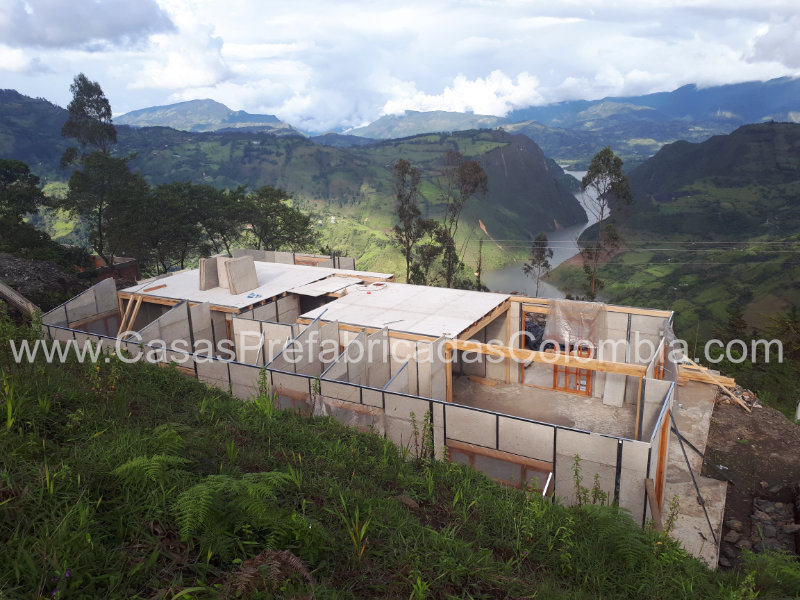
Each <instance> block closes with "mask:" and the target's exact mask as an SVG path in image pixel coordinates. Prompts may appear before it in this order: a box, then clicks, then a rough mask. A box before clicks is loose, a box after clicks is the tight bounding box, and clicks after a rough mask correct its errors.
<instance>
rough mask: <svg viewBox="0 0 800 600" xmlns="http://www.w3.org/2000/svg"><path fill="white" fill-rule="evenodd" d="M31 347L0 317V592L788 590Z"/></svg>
mask: <svg viewBox="0 0 800 600" xmlns="http://www.w3.org/2000/svg"><path fill="white" fill-rule="evenodd" d="M35 337H36V332H35V331H31V330H30V329H26V328H17V327H15V326H13V325H12V324H11V323H9V321H8V320H6V319H5V318H3V319H0V357H2V361H0V364H2V365H3V368H2V371H0V391H1V392H2V399H3V404H4V410H3V414H4V416H5V419H4V421H5V422H0V465H2V470H0V535H1V536H2V539H3V540H4V544H2V545H0V597H2V598H40V597H41V598H43V597H48V598H50V597H57V598H97V597H101V596H102V597H106V598H150V597H156V596H157V597H163V598H178V597H182V598H217V597H247V598H292V597H298V594H300V593H303V589H304V588H306V586H307V581H308V579H307V578H306V575H305V573H306V569H307V571H308V572H309V576H310V578H311V579H312V580H313V593H314V597H315V598H375V597H383V598H409V597H411V598H448V597H450V598H455V597H472V598H519V597H534V596H537V597H543V598H570V599H575V598H596V597H613V598H636V599H643V598H664V599H667V598H668V599H673V598H697V597H703V598H730V599H734V598H741V599H743V598H755V597H756V595H758V597H759V598H773V597H786V595H787V594H792V593H796V590H797V589H798V585H800V570H799V569H798V565H797V563H796V562H794V561H793V559H791V558H789V557H783V556H779V555H769V556H767V557H755V556H752V557H751V558H750V559H749V562H748V563H747V564H746V567H745V570H744V572H742V573H728V574H725V573H716V572H712V571H709V570H708V569H707V568H706V567H704V566H703V565H702V564H701V563H700V562H699V561H697V560H696V559H693V558H691V557H689V556H687V554H686V553H685V552H684V551H683V550H682V549H680V548H679V546H678V545H677V544H676V543H675V542H674V541H672V540H670V539H669V538H668V537H665V536H664V535H661V534H656V533H654V532H653V531H651V530H645V531H643V530H641V529H640V528H638V527H637V526H636V525H634V523H633V521H632V520H631V519H630V518H629V517H628V516H627V515H626V514H625V513H622V512H619V511H617V510H616V509H613V508H608V507H599V506H593V505H589V506H585V507H582V508H565V507H563V506H560V505H558V504H551V503H550V502H549V501H544V500H542V499H541V497H539V496H537V495H536V494H531V495H528V494H526V493H524V492H521V491H518V490H514V489H509V488H502V487H499V486H497V485H495V484H493V483H492V482H490V481H489V480H488V479H486V478H485V477H484V476H482V475H480V474H478V473H477V472H475V471H473V470H471V469H470V468H468V467H465V466H461V465H456V464H451V463H443V462H438V461H432V460H430V459H426V458H424V457H421V458H413V457H414V456H420V455H419V454H417V452H418V450H417V448H418V447H419V446H418V444H415V443H413V442H412V443H410V444H409V446H408V448H406V449H405V450H402V451H401V450H400V449H398V448H396V447H395V446H393V445H392V444H391V443H389V442H388V441H386V440H384V439H382V438H381V437H379V436H377V435H375V434H374V433H358V432H357V431H355V430H353V429H349V428H346V427H344V426H342V425H339V424H337V423H336V422H334V421H333V420H332V419H330V418H308V417H302V416H298V415H296V414H294V413H289V412H280V411H275V410H274V408H272V403H271V400H270V398H269V395H268V391H267V390H266V389H265V390H264V392H263V393H262V395H260V396H259V397H257V398H256V399H254V401H253V402H241V401H239V400H236V399H234V398H231V397H230V396H228V395H227V394H225V393H223V392H220V391H219V390H217V389H213V388H209V387H206V386H204V385H202V384H200V383H198V382H196V381H194V380H192V379H188V378H186V377H184V376H182V375H180V374H179V373H178V372H177V371H176V370H174V369H159V368H158V367H155V366H153V365H147V364H134V365H128V364H124V363H122V362H120V361H119V360H117V359H114V358H112V359H111V360H110V361H109V362H107V363H106V362H102V361H101V362H99V363H98V364H96V365H95V364H90V363H87V364H80V363H79V362H77V361H76V360H71V361H70V362H69V363H68V364H66V365H52V364H47V363H45V362H44V361H38V362H36V363H34V364H27V363H26V364H22V365H19V364H15V363H14V361H13V360H12V359H11V354H10V352H9V344H8V340H9V339H14V340H16V341H17V342H19V341H20V340H21V339H22V338H27V339H29V340H33V339H34V338H35ZM420 417H421V416H420ZM420 420H422V419H421V418H420ZM424 437H425V436H424V432H423V433H422V438H423V440H421V441H420V443H421V444H422V446H423V447H424V446H425V444H424ZM409 453H410V455H411V456H410V458H411V460H406V458H409V456H408V454H409ZM289 553H291V554H289ZM297 559H299V561H302V564H301V563H300V562H299V561H298V560H297ZM270 564H272V565H273V567H275V569H274V570H271V569H270ZM259 566H262V567H263V571H262V572H259V571H258V570H257V568H258V567H259ZM262 573H263V575H262ZM306 589H307V588H306ZM238 590H242V591H241V592H240V591H238Z"/></svg>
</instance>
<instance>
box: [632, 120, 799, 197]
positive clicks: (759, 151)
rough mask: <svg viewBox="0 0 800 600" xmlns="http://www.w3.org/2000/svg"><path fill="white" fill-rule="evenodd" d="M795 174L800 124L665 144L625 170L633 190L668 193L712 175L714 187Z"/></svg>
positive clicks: (746, 129)
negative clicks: (627, 171)
mask: <svg viewBox="0 0 800 600" xmlns="http://www.w3.org/2000/svg"><path fill="white" fill-rule="evenodd" d="M798 177H800V125H798V124H795V123H761V124H758V125H745V126H743V127H740V128H739V129H737V130H736V131H734V132H733V133H731V134H729V135H717V136H714V137H712V138H710V139H709V140H706V141H705V142H702V143H699V144H692V143H690V142H675V143H674V144H669V145H667V146H664V148H662V149H661V150H659V151H658V153H657V154H656V155H655V156H654V157H653V158H651V159H650V160H648V161H647V162H645V163H643V164H642V165H640V166H639V167H638V168H636V169H634V170H633V171H632V172H631V173H630V174H629V180H630V182H631V186H632V187H633V189H634V191H635V192H637V193H638V194H649V195H654V196H657V197H658V196H660V195H664V194H667V195H669V194H673V193H675V192H676V191H677V190H680V189H681V188H682V187H684V186H685V185H687V184H690V183H692V182H695V181H698V180H704V179H712V180H714V181H715V183H717V184H718V185H751V184H758V185H770V184H773V183H786V182H788V181H794V180H797V179H798Z"/></svg>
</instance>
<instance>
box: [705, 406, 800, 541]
mask: <svg viewBox="0 0 800 600" xmlns="http://www.w3.org/2000/svg"><path fill="white" fill-rule="evenodd" d="M705 460H706V463H707V464H706V465H704V467H703V474H704V475H707V476H708V477H716V478H719V475H718V474H717V473H715V472H714V471H713V470H712V469H711V468H710V467H709V466H708V463H713V464H714V465H717V466H719V467H721V470H722V472H724V473H725V474H726V476H727V477H729V479H730V481H731V482H732V484H731V485H728V493H727V497H726V500H725V517H724V522H726V523H727V522H730V521H731V520H737V521H740V522H741V523H742V524H743V526H744V532H743V533H744V534H745V535H746V536H749V535H750V534H751V533H752V524H751V515H752V514H753V499H754V498H759V497H760V498H767V499H769V500H772V501H780V502H792V501H793V500H794V497H793V495H794V494H793V490H792V488H793V487H794V486H796V485H797V484H800V426H798V425H795V424H794V423H792V422H791V421H789V419H787V418H786V417H785V416H784V415H783V414H782V413H780V412H778V411H777V410H775V409H772V408H769V407H766V406H764V407H758V406H756V407H754V408H753V412H752V413H747V412H745V411H744V409H742V408H741V407H740V406H738V405H733V404H723V403H719V402H718V403H717V405H716V406H715V407H714V412H713V414H712V415H711V428H710V430H709V433H708V443H707V446H706V453H705ZM727 532H728V527H727V526H726V527H725V528H724V530H723V535H725V534H726V533H727ZM724 544H725V542H723V549H724Z"/></svg>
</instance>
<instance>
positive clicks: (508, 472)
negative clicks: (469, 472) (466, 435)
mask: <svg viewBox="0 0 800 600" xmlns="http://www.w3.org/2000/svg"><path fill="white" fill-rule="evenodd" d="M474 466H475V469H476V470H477V471H480V472H481V473H483V474H484V475H486V476H487V477H491V478H492V479H497V480H502V481H508V482H510V483H517V484H518V483H520V478H521V476H522V469H520V466H519V465H515V464H514V463H510V462H507V461H505V460H500V459H497V458H491V457H488V456H482V455H480V454H476V455H475V460H474Z"/></svg>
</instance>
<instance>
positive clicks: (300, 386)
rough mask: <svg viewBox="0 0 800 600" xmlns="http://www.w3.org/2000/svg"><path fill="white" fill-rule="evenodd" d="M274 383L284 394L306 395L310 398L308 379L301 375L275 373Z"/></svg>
mask: <svg viewBox="0 0 800 600" xmlns="http://www.w3.org/2000/svg"><path fill="white" fill-rule="evenodd" d="M272 382H273V384H274V385H275V387H276V388H277V389H278V390H280V391H281V392H283V393H291V394H297V395H299V394H305V395H306V396H308V379H306V378H305V377H303V376H301V375H291V374H289V373H278V372H277V371H273V373H272Z"/></svg>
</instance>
